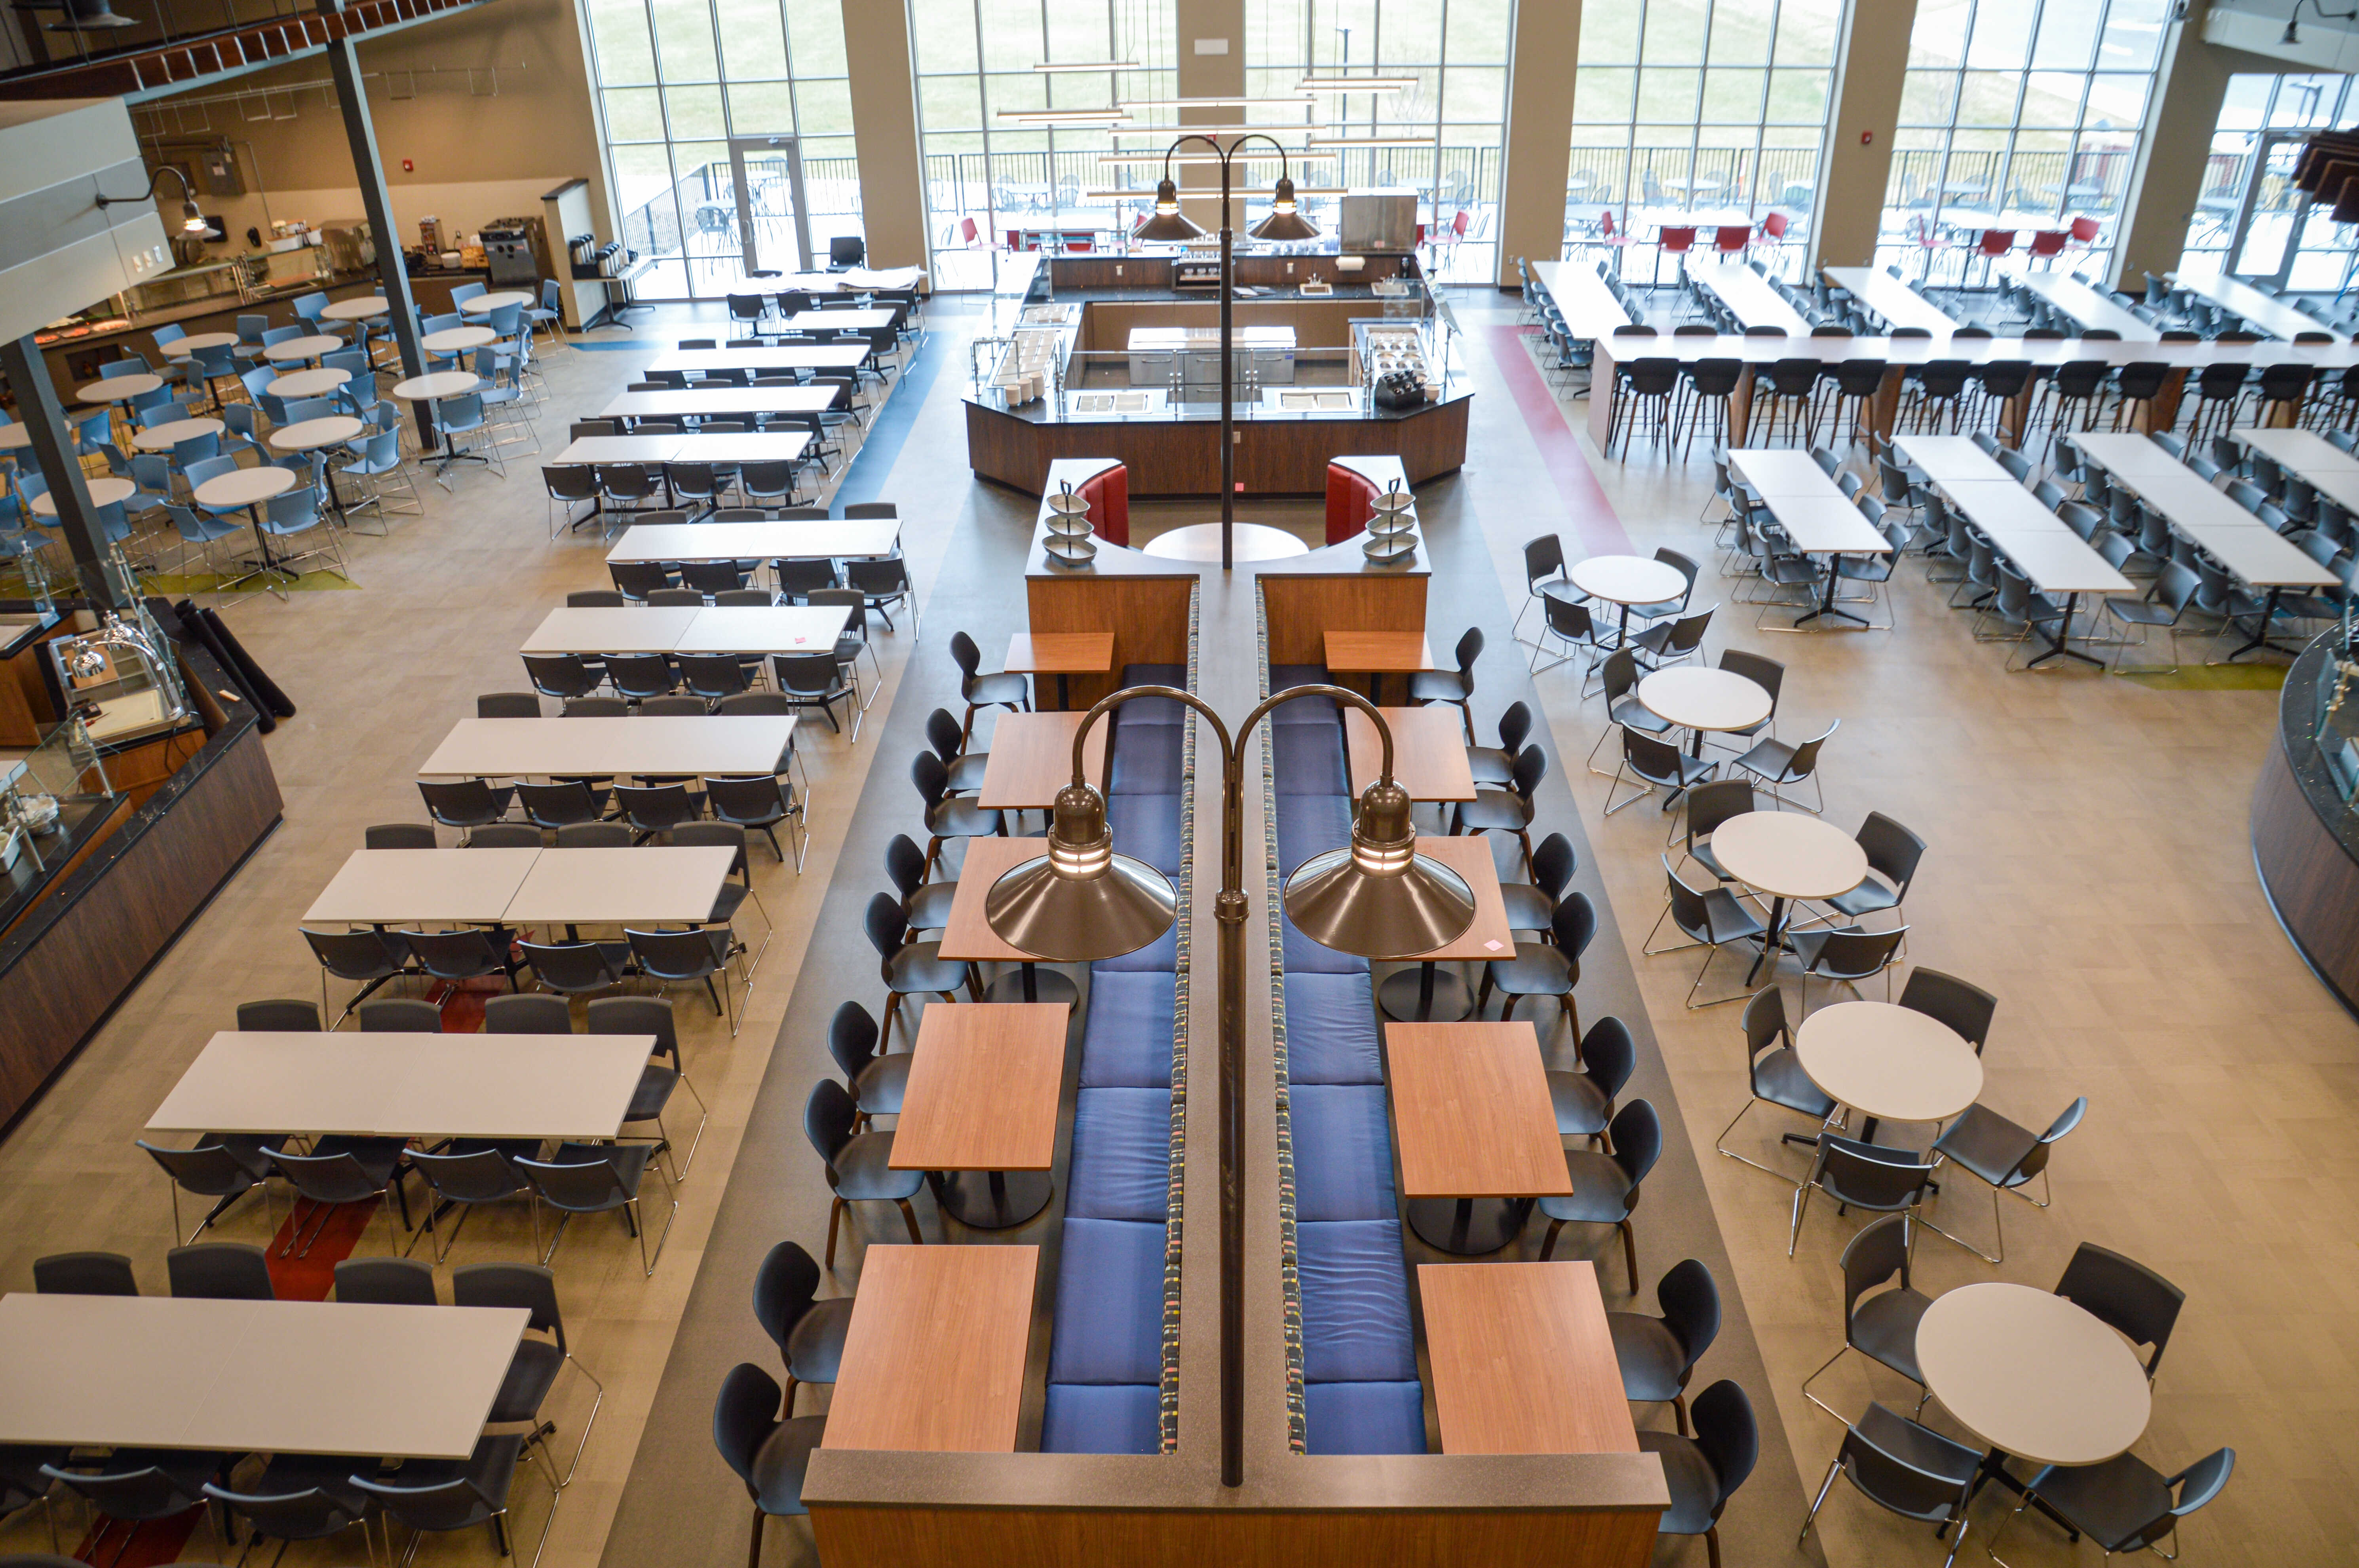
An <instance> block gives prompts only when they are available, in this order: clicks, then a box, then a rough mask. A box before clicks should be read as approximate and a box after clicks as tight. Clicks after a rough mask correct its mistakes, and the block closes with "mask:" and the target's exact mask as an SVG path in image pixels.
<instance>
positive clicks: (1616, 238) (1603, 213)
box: [1594, 207, 1630, 277]
mask: <svg viewBox="0 0 2359 1568" xmlns="http://www.w3.org/2000/svg"><path fill="white" fill-rule="evenodd" d="M1594 243H1597V244H1601V245H1604V246H1606V247H1607V248H1608V249H1610V250H1612V251H1613V253H1614V276H1617V277H1618V276H1621V272H1622V253H1623V251H1625V249H1627V248H1628V247H1629V244H1630V234H1629V232H1628V231H1627V230H1624V229H1617V228H1615V227H1614V209H1613V208H1611V207H1601V208H1599V209H1598V210H1597V239H1596V241H1595V242H1594Z"/></svg>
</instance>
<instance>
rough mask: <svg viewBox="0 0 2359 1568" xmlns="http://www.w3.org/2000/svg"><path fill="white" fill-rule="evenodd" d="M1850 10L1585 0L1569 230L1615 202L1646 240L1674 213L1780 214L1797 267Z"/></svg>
mask: <svg viewBox="0 0 2359 1568" xmlns="http://www.w3.org/2000/svg"><path fill="white" fill-rule="evenodd" d="M1842 19H1843V5H1842V0H1767V3H1766V4H1764V3H1759V0H1755V3H1749V4H1748V3H1745V0H1637V3H1636V4H1634V5H1586V6H1583V7H1582V15H1581V66H1580V70H1579V74H1578V76H1577V78H1576V80H1575V82H1574V87H1573V105H1572V120H1573V124H1572V159H1571V165H1570V167H1569V169H1568V173H1567V177H1566V183H1565V193H1564V207H1565V239H1566V243H1568V244H1569V245H1577V244H1579V243H1581V242H1582V239H1584V238H1589V237H1593V236H1596V235H1598V234H1599V233H1601V232H1603V230H1604V228H1605V226H1606V217H1607V215H1608V214H1611V216H1612V220H1613V227H1614V228H1615V229H1618V230H1621V231H1622V232H1627V233H1632V234H1635V235H1636V236H1637V237H1638V238H1640V239H1642V240H1643V239H1647V238H1648V237H1650V236H1651V235H1652V234H1653V232H1655V231H1656V230H1658V229H1659V228H1662V227H1664V226H1666V225H1669V226H1674V227H1685V226H1688V225H1695V226H1698V227H1700V228H1703V229H1706V230H1710V229H1712V228H1716V227H1721V226H1729V227H1734V226H1737V225H1756V226H1763V225H1766V226H1767V228H1769V229H1772V230H1774V229H1776V228H1778V227H1780V226H1782V227H1783V228H1784V229H1785V233H1784V234H1783V236H1782V241H1783V243H1781V244H1779V245H1777V247H1776V250H1775V254H1776V255H1777V256H1778V257H1779V258H1781V259H1780V265H1781V268H1782V269H1783V270H1784V271H1785V273H1786V274H1787V276H1799V273H1800V271H1801V266H1802V259H1803V257H1804V256H1805V254H1807V247H1808V243H1809V239H1810V212H1811V207H1812V203H1813V200H1814V199H1815V193H1816V190H1817V188H1818V179H1819V147H1820V144H1821V141H1822V140H1823V139H1824V136H1825V134H1826V124H1827V114H1828V106H1829V103H1830V100H1831V99H1832V82H1833V78H1834V58H1835V35H1836V32H1837V31H1838V29H1839V27H1840V26H1841V23H1842ZM1773 214H1774V215H1776V216H1777V220H1778V222H1777V223H1769V222H1768V220H1769V219H1770V217H1771V216H1772V215H1773ZM1767 237H1769V238H1772V239H1776V238H1779V236H1776V235H1774V234H1773V235H1769V236H1767Z"/></svg>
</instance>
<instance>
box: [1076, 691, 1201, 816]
mask: <svg viewBox="0 0 2359 1568" xmlns="http://www.w3.org/2000/svg"><path fill="white" fill-rule="evenodd" d="M1142 700H1143V699H1142ZM1187 738H1188V731H1187V730H1186V729H1185V728H1184V727H1182V726H1180V725H1178V724H1139V725H1134V726H1132V727H1131V728H1129V729H1127V730H1123V731H1121V732H1120V733H1119V734H1117V735H1116V736H1115V737H1114V768H1113V778H1112V788H1111V791H1110V793H1112V794H1114V795H1177V794H1179V793H1180V761H1181V757H1180V753H1181V751H1182V750H1183V747H1182V744H1181V743H1182V742H1183V741H1186V740H1187ZM1090 782H1091V783H1092V784H1095V783H1097V781H1096V780H1095V779H1092V780H1091V781H1090Z"/></svg>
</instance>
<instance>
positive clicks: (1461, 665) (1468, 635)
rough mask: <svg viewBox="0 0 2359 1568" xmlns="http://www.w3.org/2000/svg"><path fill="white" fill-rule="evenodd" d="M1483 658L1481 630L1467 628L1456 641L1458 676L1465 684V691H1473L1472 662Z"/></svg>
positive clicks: (1477, 627) (1474, 627)
mask: <svg viewBox="0 0 2359 1568" xmlns="http://www.w3.org/2000/svg"><path fill="white" fill-rule="evenodd" d="M1482 656H1483V629H1482V628H1481V627H1480V626H1469V627H1468V628H1466V632H1465V634H1464V635H1463V636H1462V637H1460V638H1459V639H1458V653H1457V658H1458V674H1459V675H1460V676H1461V677H1462V678H1463V679H1464V680H1465V682H1466V689H1467V690H1468V691H1470V692H1471V691H1473V689H1474V661H1475V660H1477V659H1479V658H1481V657H1482Z"/></svg>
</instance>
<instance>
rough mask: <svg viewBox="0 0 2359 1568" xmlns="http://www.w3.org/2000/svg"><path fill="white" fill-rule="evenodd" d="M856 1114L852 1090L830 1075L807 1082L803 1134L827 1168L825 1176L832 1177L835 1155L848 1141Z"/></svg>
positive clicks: (830, 1178) (831, 1179)
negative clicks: (809, 1087)
mask: <svg viewBox="0 0 2359 1568" xmlns="http://www.w3.org/2000/svg"><path fill="white" fill-rule="evenodd" d="M858 1114H859V1108H858V1107H857V1106H855V1105H853V1100H852V1091H851V1090H849V1089H847V1088H845V1087H843V1085H842V1084H839V1083H837V1082H836V1081H835V1080H834V1079H833V1078H821V1079H820V1081H819V1082H817V1083H815V1084H813V1085H812V1086H811V1092H810V1098H809V1099H808V1100H805V1101H804V1102H803V1136H804V1137H805V1138H807V1139H809V1140H810V1146H811V1147H812V1148H813V1149H814V1150H816V1151H818V1152H819V1157H820V1158H821V1160H823V1161H825V1162H827V1165H828V1169H829V1178H828V1179H829V1180H830V1181H831V1182H832V1181H833V1180H834V1167H835V1157H836V1155H837V1154H839V1153H840V1152H843V1146H844V1145H845V1144H846V1143H849V1142H850V1141H852V1123H853V1118H854V1117H855V1116H857V1115H858Z"/></svg>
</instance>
